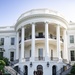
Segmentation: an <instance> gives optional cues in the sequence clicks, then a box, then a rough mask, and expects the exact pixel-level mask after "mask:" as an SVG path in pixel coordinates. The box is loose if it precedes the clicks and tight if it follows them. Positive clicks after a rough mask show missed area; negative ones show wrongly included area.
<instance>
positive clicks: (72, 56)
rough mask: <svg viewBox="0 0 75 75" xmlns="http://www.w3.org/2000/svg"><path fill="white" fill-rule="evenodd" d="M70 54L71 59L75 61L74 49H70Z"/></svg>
mask: <svg viewBox="0 0 75 75" xmlns="http://www.w3.org/2000/svg"><path fill="white" fill-rule="evenodd" d="M70 55H71V61H75V53H74V51H71V52H70Z"/></svg>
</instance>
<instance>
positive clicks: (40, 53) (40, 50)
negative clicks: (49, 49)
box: [38, 48, 43, 57]
mask: <svg viewBox="0 0 75 75" xmlns="http://www.w3.org/2000/svg"><path fill="white" fill-rule="evenodd" d="M38 56H39V57H43V48H40V49H39V50H38Z"/></svg>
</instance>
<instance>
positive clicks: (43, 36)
mask: <svg viewBox="0 0 75 75" xmlns="http://www.w3.org/2000/svg"><path fill="white" fill-rule="evenodd" d="M40 38H45V35H41V36H35V39H40ZM29 39H32V35H30V36H28V37H25V38H24V40H29ZM49 39H52V40H57V37H56V36H55V35H52V34H50V35H49ZM60 41H61V42H64V40H63V38H62V37H61V36H60ZM19 43H21V40H19Z"/></svg>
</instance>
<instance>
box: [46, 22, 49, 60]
mask: <svg viewBox="0 0 75 75" xmlns="http://www.w3.org/2000/svg"><path fill="white" fill-rule="evenodd" d="M48 39H49V38H48V22H46V23H45V60H47V61H49V58H50V57H49V40H48Z"/></svg>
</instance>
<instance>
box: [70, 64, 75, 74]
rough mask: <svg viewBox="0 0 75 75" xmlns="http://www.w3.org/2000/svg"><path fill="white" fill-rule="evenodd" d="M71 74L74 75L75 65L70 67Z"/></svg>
mask: <svg viewBox="0 0 75 75" xmlns="http://www.w3.org/2000/svg"><path fill="white" fill-rule="evenodd" d="M71 73H72V74H75V64H74V65H73V66H72V69H71Z"/></svg>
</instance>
